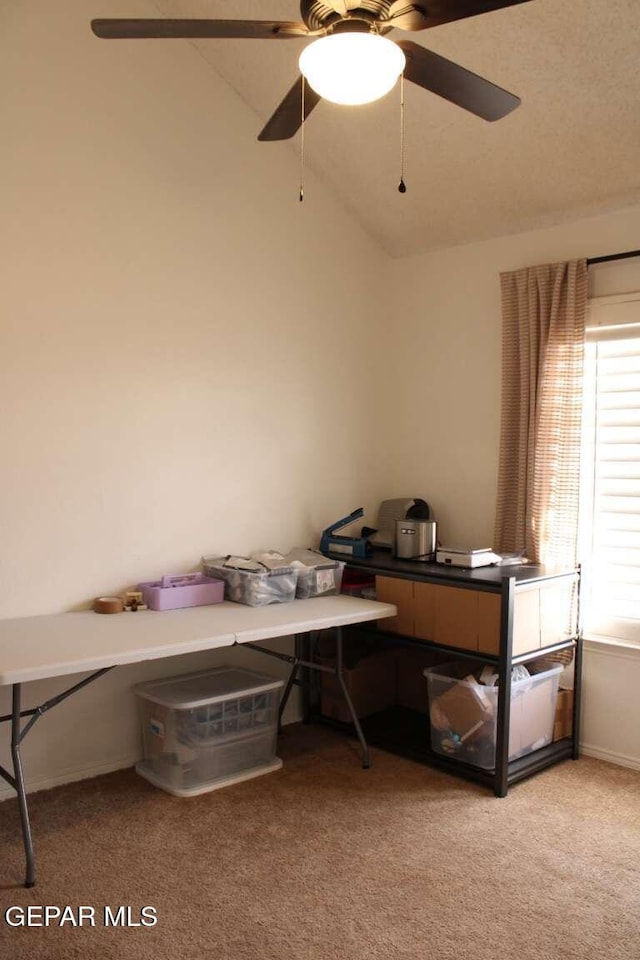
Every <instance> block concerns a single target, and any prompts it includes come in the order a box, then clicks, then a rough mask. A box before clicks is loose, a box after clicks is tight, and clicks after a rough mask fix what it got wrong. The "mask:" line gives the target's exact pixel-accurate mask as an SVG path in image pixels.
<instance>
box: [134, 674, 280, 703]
mask: <svg viewBox="0 0 640 960" xmlns="http://www.w3.org/2000/svg"><path fill="white" fill-rule="evenodd" d="M281 686H283V681H282V680H278V679H277V678H276V677H269V676H267V675H266V674H264V673H254V672H253V671H252V670H242V669H240V668H239V667H216V668H215V669H213V670H205V671H202V670H201V671H199V672H198V673H187V674H184V675H183V676H181V677H167V678H166V679H164V680H149V681H147V682H146V683H138V684H136V686H135V687H134V690H135V691H136V693H137V694H138V695H139V696H141V697H144V698H145V699H146V700H152V701H153V702H154V703H159V704H161V705H162V706H164V707H174V708H178V709H181V710H188V709H191V708H192V707H201V706H203V705H205V704H207V703H216V702H218V701H220V700H228V699H229V697H241V696H244V695H248V694H254V693H266V692H267V691H269V690H277V689H278V688H279V687H281Z"/></svg>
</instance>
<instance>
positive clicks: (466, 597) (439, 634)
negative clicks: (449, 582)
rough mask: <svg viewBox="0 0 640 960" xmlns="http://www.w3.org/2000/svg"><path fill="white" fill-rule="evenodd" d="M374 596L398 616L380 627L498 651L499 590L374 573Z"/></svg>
mask: <svg viewBox="0 0 640 960" xmlns="http://www.w3.org/2000/svg"><path fill="white" fill-rule="evenodd" d="M376 594H377V598H378V600H382V601H384V602H385V603H394V604H395V605H396V606H397V608H398V616H397V617H393V618H392V619H389V620H385V621H384V622H381V623H380V624H379V626H380V629H382V630H385V631H387V632H391V633H400V634H403V635H404V636H406V637H416V638H417V639H418V640H428V641H430V642H431V643H437V644H442V645H443V646H447V647H457V648H459V649H461V650H473V651H474V652H479V653H488V654H491V655H493V656H495V655H497V654H498V653H499V651H500V594H496V593H487V592H484V591H482V590H467V589H463V588H460V587H453V586H452V587H450V586H442V585H440V584H436V583H426V582H419V581H412V580H400V579H397V578H395V577H384V576H378V577H376Z"/></svg>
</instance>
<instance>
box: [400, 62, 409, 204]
mask: <svg viewBox="0 0 640 960" xmlns="http://www.w3.org/2000/svg"><path fill="white" fill-rule="evenodd" d="M398 192H399V193H406V192H407V185H406V184H405V182H404V70H403V71H402V73H401V74H400V183H399V185H398Z"/></svg>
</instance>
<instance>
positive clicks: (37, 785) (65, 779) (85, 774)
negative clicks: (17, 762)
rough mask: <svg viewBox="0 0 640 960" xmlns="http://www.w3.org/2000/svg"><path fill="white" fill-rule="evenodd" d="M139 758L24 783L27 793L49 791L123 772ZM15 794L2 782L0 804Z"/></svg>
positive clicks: (112, 762) (92, 765)
mask: <svg viewBox="0 0 640 960" xmlns="http://www.w3.org/2000/svg"><path fill="white" fill-rule="evenodd" d="M139 759H140V757H139V756H138V755H137V754H135V755H134V754H131V755H129V756H126V757H119V758H118V759H112V760H105V761H104V762H102V763H92V764H91V765H90V766H87V767H85V766H83V767H76V768H75V769H70V770H62V771H61V772H60V773H57V774H56V775H55V776H54V777H43V778H42V779H35V780H29V779H27V781H26V787H27V793H37V791H38V790H51V789H52V788H53V787H60V786H62V784H64V783H74V782H75V781H76V780H89V779H90V778H91V777H99V776H101V775H102V774H103V773H113V772H114V770H124V769H126V768H127V767H133V766H135V764H136V763H137V761H138V760H139ZM15 795H16V793H15V790H14V789H13V787H10V786H9V784H5V782H4V780H3V781H2V782H1V784H0V802H2V801H3V800H9V799H11V798H12V797H15Z"/></svg>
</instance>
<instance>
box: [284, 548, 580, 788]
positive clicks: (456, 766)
mask: <svg viewBox="0 0 640 960" xmlns="http://www.w3.org/2000/svg"><path fill="white" fill-rule="evenodd" d="M341 559H343V560H344V559H345V558H344V557H342V558H341ZM347 564H348V566H349V567H353V568H357V569H359V570H361V571H368V572H370V573H372V574H375V575H381V576H385V577H398V578H400V579H411V580H416V581H423V582H431V583H440V584H446V585H449V586H455V587H459V588H461V589H473V590H483V591H484V590H487V591H490V592H493V593H499V594H500V597H501V601H500V607H501V616H500V648H499V653H498V654H497V655H491V654H487V653H483V652H477V653H476V652H475V651H469V650H467V649H462V648H459V647H454V646H444V645H442V644H436V643H433V642H431V641H429V640H422V639H417V638H415V637H410V636H403V635H401V634H397V633H390V632H387V631H385V630H384V621H380V623H379V624H378V626H377V628H376V627H371V626H369V625H367V626H364V625H360V626H359V627H358V631H359V633H360V634H362V633H363V632H365V633H370V634H371V635H372V636H375V637H377V638H379V639H381V640H384V642H385V643H387V644H393V645H399V646H412V647H416V648H418V649H420V650H423V651H432V652H437V653H443V654H447V655H450V656H451V658H460V659H464V660H474V659H475V660H478V661H482V662H484V663H493V664H495V665H496V670H497V672H498V678H499V679H498V697H497V722H496V752H495V769H493V770H486V769H484V768H482V767H480V766H475V765H474V764H472V763H469V762H466V761H463V760H460V759H457V758H455V757H453V756H451V757H448V756H444V755H442V754H440V753H437V752H435V751H434V750H433V749H432V748H431V738H430V720H429V716H428V714H424V713H420V712H418V711H416V710H410V709H408V708H406V707H399V706H396V707H390V708H388V709H387V710H384V711H382V712H380V713H376V714H373V715H372V716H369V717H364V718H361V719H360V723H361V726H362V732H363V734H364V737H365V738H366V740H367V742H368V743H370V744H371V745H374V746H377V747H380V748H382V749H385V750H389V751H390V752H392V753H397V754H399V755H402V756H406V757H408V758H410V759H412V760H415V761H418V762H421V763H425V764H427V765H429V766H433V767H437V768H438V769H441V770H444V771H446V772H448V773H451V774H454V775H456V776H460V777H464V778H465V779H468V780H471V781H474V782H476V783H480V784H483V785H484V786H486V787H489V788H490V789H492V790H493V792H494V794H495V795H496V796H497V797H504V796H506V795H507V792H508V789H509V786H511V785H512V784H514V783H517V782H518V781H520V780H523V779H524V778H526V777H529V776H531V775H532V774H534V773H537V772H539V771H541V770H544V769H546V768H548V767H550V766H551V765H552V764H555V763H559V762H561V761H564V760H567V759H577V758H578V756H579V717H580V687H581V682H580V680H581V668H582V641H581V636H580V629H579V604H578V602H577V599H576V619H575V634H574V635H573V636H571V637H570V638H567V639H566V640H563V641H562V642H558V643H554V644H552V645H549V646H546V647H541V648H536V649H534V650H528V651H526V652H524V653H518V654H517V655H514V654H513V627H514V598H515V594H516V591H517V590H518V589H523V588H524V589H526V587H527V586H531V585H534V584H540V583H542V582H545V581H554V582H559V581H562V580H566V579H571V580H573V581H574V582H575V584H576V594H577V595H578V594H579V586H580V571H579V570H568V571H567V570H563V571H558V570H548V569H545V568H542V567H534V566H523V567H487V568H476V569H473V570H467V569H463V568H451V567H442V566H440V565H437V564H422V563H416V562H412V561H407V560H400V561H399V560H395V559H394V558H392V557H391V556H390V555H389V554H382V555H381V554H377V555H374V556H373V557H371V558H366V559H359V560H351V559H349V560H347ZM299 642H300V643H301V644H306V646H305V647H304V648H300V650H299V652H298V655H299V656H300V657H302V658H304V659H311V658H312V657H313V656H314V652H313V650H312V649H311V647H310V646H309V644H310V643H312V640H311V639H310V638H308V637H307V638H301V639H300V641H299ZM344 642H345V644H348V642H349V631H348V630H346V631H345V634H344ZM566 649H573V652H574V702H573V726H572V734H571V736H570V737H565V738H563V739H561V740H556V741H554V742H553V743H550V744H548V745H547V746H544V747H542V748H540V749H538V750H534V751H532V752H531V753H529V754H527V755H526V756H524V757H519V758H518V759H514V760H511V761H510V760H509V725H510V710H509V707H510V703H511V673H512V668H513V666H515V665H516V664H520V663H524V664H526V663H527V661H529V660H536V659H538V658H541V657H544V656H545V655H549V654H551V653H557V652H558V651H561V650H566ZM303 691H304V693H303V704H304V719H305V721H306V722H310V723H322V724H327V725H329V726H331V727H333V728H334V729H337V730H341V731H343V732H344V733H345V734H347V735H349V734H353V733H354V727H353V725H352V724H348V723H342V722H340V721H338V720H334V719H332V718H330V717H326V716H324V715H323V714H322V712H321V709H320V696H319V687H318V682H317V680H316V681H315V684H314V678H313V677H312V676H311V675H309V676H307V678H306V683H305V684H303Z"/></svg>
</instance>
